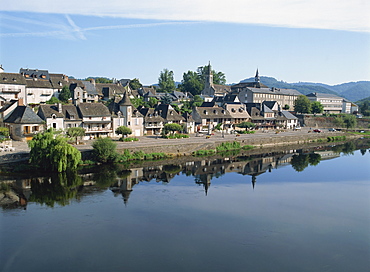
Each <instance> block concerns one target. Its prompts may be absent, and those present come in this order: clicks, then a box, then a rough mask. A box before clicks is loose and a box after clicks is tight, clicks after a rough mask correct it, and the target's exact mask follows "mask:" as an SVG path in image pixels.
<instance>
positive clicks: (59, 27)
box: [0, 15, 201, 40]
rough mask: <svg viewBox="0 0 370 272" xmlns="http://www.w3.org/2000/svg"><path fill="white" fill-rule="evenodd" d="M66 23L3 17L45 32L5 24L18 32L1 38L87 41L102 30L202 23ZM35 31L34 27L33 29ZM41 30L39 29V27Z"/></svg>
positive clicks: (0, 34) (69, 19)
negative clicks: (85, 25)
mask: <svg viewBox="0 0 370 272" xmlns="http://www.w3.org/2000/svg"><path fill="white" fill-rule="evenodd" d="M65 18H66V22H61V23H58V24H57V23H50V24H47V25H45V24H46V23H45V22H44V21H42V20H35V19H27V18H19V17H15V16H7V15H6V16H3V21H16V22H18V23H21V24H22V25H28V26H29V25H37V26H44V28H43V31H40V32H34V31H27V30H29V29H30V27H28V28H27V27H19V26H18V27H17V26H14V25H11V24H9V23H8V24H4V23H2V25H3V26H7V28H8V29H16V30H18V32H12V33H0V37H4V38H5V37H14V38H19V37H48V36H52V37H56V38H60V39H79V40H86V39H87V38H86V35H85V34H86V33H87V32H91V31H100V30H115V29H130V28H147V27H158V26H166V25H185V24H197V23H201V22H174V21H170V22H168V21H167V22H158V23H143V24H126V25H105V26H95V27H85V28H82V27H79V26H77V24H76V23H75V22H74V21H73V20H72V18H71V16H69V15H65ZM31 28H32V29H33V27H31ZM38 28H39V27H38ZM45 28H52V29H56V30H45Z"/></svg>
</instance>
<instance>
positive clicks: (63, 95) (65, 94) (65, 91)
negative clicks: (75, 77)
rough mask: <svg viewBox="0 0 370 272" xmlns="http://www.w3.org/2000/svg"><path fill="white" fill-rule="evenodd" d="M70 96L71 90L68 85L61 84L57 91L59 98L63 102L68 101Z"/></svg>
mask: <svg viewBox="0 0 370 272" xmlns="http://www.w3.org/2000/svg"><path fill="white" fill-rule="evenodd" d="M71 97H72V94H71V90H70V89H69V87H68V86H63V88H62V90H61V91H60V93H59V100H60V101H62V102H63V103H68V100H69V99H70V98H71Z"/></svg>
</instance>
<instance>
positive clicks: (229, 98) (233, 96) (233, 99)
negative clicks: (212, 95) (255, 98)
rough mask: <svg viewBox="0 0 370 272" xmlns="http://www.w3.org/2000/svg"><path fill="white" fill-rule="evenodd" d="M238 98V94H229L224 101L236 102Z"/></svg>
mask: <svg viewBox="0 0 370 272" xmlns="http://www.w3.org/2000/svg"><path fill="white" fill-rule="evenodd" d="M236 101H239V100H238V95H236V94H227V95H225V97H224V102H236Z"/></svg>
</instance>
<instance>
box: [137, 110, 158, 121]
mask: <svg viewBox="0 0 370 272" xmlns="http://www.w3.org/2000/svg"><path fill="white" fill-rule="evenodd" d="M140 113H141V114H142V115H143V116H144V121H145V122H156V123H159V122H164V119H163V117H162V116H160V115H159V114H158V111H156V110H154V109H153V108H140Z"/></svg>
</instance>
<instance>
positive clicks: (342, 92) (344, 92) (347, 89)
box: [241, 76, 370, 101]
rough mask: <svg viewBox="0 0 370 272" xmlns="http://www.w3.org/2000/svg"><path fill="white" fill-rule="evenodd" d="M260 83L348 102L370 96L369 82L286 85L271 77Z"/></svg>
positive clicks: (264, 78) (249, 80)
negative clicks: (324, 95)
mask: <svg viewBox="0 0 370 272" xmlns="http://www.w3.org/2000/svg"><path fill="white" fill-rule="evenodd" d="M251 81H254V78H248V79H244V80H242V81H241V82H251ZM261 82H262V83H263V84H265V85H267V86H269V87H275V88H286V89H296V90H297V91H299V92H300V93H302V94H305V95H306V94H309V93H313V92H317V93H328V94H335V95H338V96H341V97H344V98H347V99H348V100H350V101H358V100H360V99H363V98H366V97H369V96H370V81H358V82H347V83H343V84H338V85H327V84H323V83H313V82H298V83H287V82H285V81H278V80H276V79H275V78H273V77H265V76H262V77H261Z"/></svg>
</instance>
